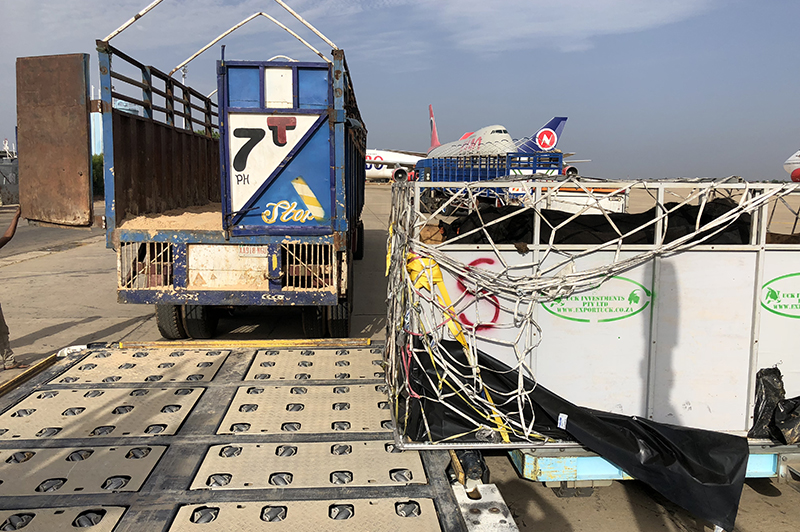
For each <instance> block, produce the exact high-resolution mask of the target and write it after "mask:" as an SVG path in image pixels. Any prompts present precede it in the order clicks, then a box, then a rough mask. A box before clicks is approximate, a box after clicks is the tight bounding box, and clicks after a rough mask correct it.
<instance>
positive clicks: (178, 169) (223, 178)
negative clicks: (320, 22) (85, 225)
mask: <svg viewBox="0 0 800 532" xmlns="http://www.w3.org/2000/svg"><path fill="white" fill-rule="evenodd" d="M97 49H98V52H99V56H100V74H101V99H102V117H103V135H104V146H105V154H104V155H105V176H104V177H105V199H106V202H105V205H106V207H105V220H106V237H107V244H108V246H109V247H113V248H114V249H115V250H116V251H117V254H118V273H119V278H118V298H119V301H120V302H122V303H140V304H151V305H155V309H156V310H155V312H156V319H157V323H158V328H159V331H160V332H161V334H162V335H163V336H164V337H165V338H167V339H180V338H187V337H191V338H210V337H212V336H213V335H214V332H215V328H216V324H217V320H218V311H219V309H221V308H224V307H235V306H246V305H282V306H299V307H302V320H303V327H304V331H305V333H306V334H307V335H308V336H310V337H319V336H325V335H326V334H330V335H331V336H334V337H346V336H348V334H349V330H350V326H349V323H350V314H351V310H352V301H351V293H352V283H353V275H352V271H353V268H352V261H353V260H354V259H358V258H360V257H361V256H362V254H363V244H362V241H363V225H362V223H361V221H360V217H361V210H362V207H363V204H364V154H365V149H366V135H367V131H366V128H365V127H364V124H363V121H362V119H361V115H360V113H359V110H358V104H357V102H356V98H355V93H354V91H353V85H352V81H351V78H350V74H349V70H348V67H347V61H346V60H345V56H344V52H343V51H342V50H340V49H335V50H333V52H332V56H333V60H332V61H330V60H327V59H326V62H298V61H294V60H290V59H289V58H285V57H283V56H280V58H279V59H276V60H270V61H232V60H227V59H225V57H224V48H223V53H222V57H221V59H220V60H219V61H217V80H218V90H217V94H216V100H217V102H216V103H215V102H214V101H213V100H212V98H209V97H207V96H203V95H202V94H201V93H200V92H198V91H197V90H195V89H192V88H190V87H188V86H186V85H184V84H182V83H180V82H178V81H177V80H175V79H173V78H172V77H171V76H170V75H168V74H165V73H164V72H162V71H160V70H158V69H157V68H155V67H152V66H146V65H144V64H142V63H140V62H138V61H136V60H135V59H133V58H131V57H130V56H128V55H126V54H125V53H124V52H122V51H120V50H118V49H116V48H114V47H113V46H111V45H110V44H109V43H108V42H106V41H98V42H97ZM127 72H133V73H137V74H138V76H136V77H134V74H128V73H127ZM119 102H125V103H127V106H126V108H121V105H120V104H119ZM131 109H134V110H137V111H138V114H136V113H132V112H131Z"/></svg>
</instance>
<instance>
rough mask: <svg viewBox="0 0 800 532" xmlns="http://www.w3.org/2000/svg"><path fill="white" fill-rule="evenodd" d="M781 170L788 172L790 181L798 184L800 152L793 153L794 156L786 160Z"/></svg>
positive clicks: (799, 177) (799, 178) (799, 179)
mask: <svg viewBox="0 0 800 532" xmlns="http://www.w3.org/2000/svg"><path fill="white" fill-rule="evenodd" d="M783 169H784V170H786V171H787V172H789V175H790V176H791V178H792V181H798V182H800V150H797V151H796V152H794V155H792V156H791V157H789V158H788V159H786V162H784V163H783Z"/></svg>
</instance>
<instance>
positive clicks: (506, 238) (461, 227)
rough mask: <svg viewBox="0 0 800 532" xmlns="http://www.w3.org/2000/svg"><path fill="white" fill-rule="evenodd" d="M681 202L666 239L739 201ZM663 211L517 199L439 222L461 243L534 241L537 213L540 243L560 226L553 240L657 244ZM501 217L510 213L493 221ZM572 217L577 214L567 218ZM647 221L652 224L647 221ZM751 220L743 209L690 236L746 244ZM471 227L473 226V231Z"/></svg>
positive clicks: (672, 206)
mask: <svg viewBox="0 0 800 532" xmlns="http://www.w3.org/2000/svg"><path fill="white" fill-rule="evenodd" d="M678 205H679V204H678V203H675V202H672V203H666V204H665V205H664V209H666V210H667V211H669V210H672V209H675V210H674V211H673V212H671V213H670V214H669V216H668V222H667V223H666V232H665V234H664V240H663V241H664V243H665V244H669V243H670V242H674V241H675V240H677V239H679V238H682V237H684V236H686V235H689V234H692V233H694V231H695V228H696V224H697V222H698V221H699V222H700V227H702V226H704V225H706V224H709V223H711V222H713V221H714V220H716V219H717V218H719V217H720V216H723V215H725V214H726V213H728V212H729V211H730V210H732V209H734V208H735V207H736V203H735V202H733V201H731V200H729V199H725V198H718V199H714V200H711V201H709V202H708V203H706V204H705V205H704V206H703V207H702V209H701V207H700V206H697V205H682V206H680V207H679V206H678ZM662 212H663V211H662V209H661V208H659V207H652V208H651V209H649V210H647V211H645V212H642V213H637V214H630V213H617V212H608V213H605V214H582V215H580V216H578V217H574V216H575V215H574V213H571V212H564V211H558V210H552V209H540V210H539V211H538V214H537V213H536V212H534V211H533V210H532V209H528V208H524V207H519V206H515V205H506V206H503V207H494V206H492V205H484V206H482V207H481V209H480V211H473V212H471V213H470V214H467V215H464V216H461V217H458V218H456V219H455V220H453V222H452V223H450V224H447V223H444V222H440V227H441V229H442V231H443V233H444V238H445V240H452V239H454V238H456V237H457V236H458V235H466V236H464V237H462V238H460V239H459V240H458V241H457V242H458V243H459V244H488V243H489V241H488V239H487V233H488V236H489V237H491V239H492V241H493V242H494V243H495V244H514V243H517V242H524V243H527V244H531V243H532V242H533V221H534V218H535V217H536V216H541V218H542V222H541V226H540V241H539V242H540V243H541V244H549V243H550V238H551V233H553V228H554V227H557V228H558V229H557V230H556V231H555V235H554V236H552V238H553V244H555V245H561V244H584V245H597V244H602V243H604V242H609V241H611V240H616V239H617V238H619V237H620V235H628V236H626V237H625V238H624V240H623V243H625V244H653V243H654V241H655V224H654V223H652V222H653V221H654V220H655V219H656V216H657V215H660V214H661V213H662ZM506 217H508V218H506ZM573 217H574V218H573ZM500 218H506V219H504V220H502V221H500V222H495V223H492V222H494V221H495V220H498V219H500ZM570 218H573V219H572V220H571V221H567V220H569V219H570ZM612 222H613V223H612ZM648 223H649V224H650V225H647V224H648ZM750 224H751V217H750V215H749V214H747V213H744V214H742V215H741V216H739V217H738V218H737V219H735V220H734V221H732V222H731V223H730V224H729V225H727V226H726V227H724V228H722V229H721V230H720V231H719V232H717V233H716V234H713V236H710V235H711V234H712V233H714V231H716V230H714V231H711V230H706V231H704V232H700V233H698V234H697V235H696V236H695V237H694V238H692V241H700V240H702V239H704V238H706V237H708V238H706V240H704V241H703V243H704V244H747V243H749V242H750ZM645 226H646V227H645ZM481 227H483V228H484V229H485V230H486V233H484V231H483V230H477V231H475V229H477V228H481ZM617 230H619V233H618V232H617ZM471 231H474V232H472V233H470V232H471ZM468 233H470V234H468Z"/></svg>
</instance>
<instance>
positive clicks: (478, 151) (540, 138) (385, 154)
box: [366, 105, 583, 181]
mask: <svg viewBox="0 0 800 532" xmlns="http://www.w3.org/2000/svg"><path fill="white" fill-rule="evenodd" d="M428 112H429V114H430V120H431V146H430V148H428V153H427V154H424V153H418V152H408V151H400V150H367V168H366V169H367V179H395V180H400V181H402V180H405V179H406V178H408V174H409V173H410V172H412V171H413V170H414V167H415V166H416V164H417V161H419V160H420V159H424V158H434V157H465V156H472V155H482V156H483V155H503V154H506V153H533V152H542V151H552V150H555V149H556V146H557V145H558V140H559V138H560V137H561V132H562V131H563V129H564V125H565V124H566V122H567V117H565V116H556V117H553V118H552V119H551V120H550V121H549V122H547V123H546V124H545V125H544V126H542V127H541V128H539V130H538V131H537V132H536V134H535V135H533V136H530V137H524V138H522V139H516V140H515V139H513V138H511V135H509V134H508V131H507V130H506V128H505V127H503V126H500V125H494V126H487V127H483V128H481V129H478V130H477V131H470V132H467V133H464V134H463V135H462V136H461V138H460V139H458V140H456V141H453V142H448V143H446V144H442V143H440V142H439V133H438V131H437V130H436V120H435V118H434V116H433V106H432V105H429V106H428ZM571 155H573V154H571V153H570V154H565V156H566V157H569V156H571ZM376 161H379V162H378V163H376ZM573 162H583V161H573ZM564 172H565V173H569V174H577V170H575V168H574V167H569V166H568V167H565V170H564Z"/></svg>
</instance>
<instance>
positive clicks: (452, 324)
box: [406, 252, 468, 348]
mask: <svg viewBox="0 0 800 532" xmlns="http://www.w3.org/2000/svg"><path fill="white" fill-rule="evenodd" d="M406 269H407V270H408V273H410V274H411V280H412V282H413V283H414V286H415V287H416V288H418V289H422V288H424V289H426V290H428V291H429V292H430V293H431V295H436V296H437V299H438V300H439V303H440V304H441V305H442V306H443V307H444V309H445V312H447V314H448V315H449V316H450V319H448V320H447V328H448V329H450V332H451V333H453V336H454V337H455V339H456V340H458V343H460V344H461V345H463V346H464V347H465V348H466V347H468V346H467V340H466V338H464V331H462V330H461V324H460V323H459V322H458V319H457V318H456V313H455V311H454V310H453V303H452V301H451V300H450V294H448V293H447V287H446V286H445V285H444V277H443V276H442V270H441V268H439V265H438V264H436V261H435V260H433V259H431V258H427V257H420V256H419V255H417V254H416V253H411V252H409V253H408V254H407V255H406ZM429 281H432V282H433V286H431V285H430V282H429ZM434 287H436V288H438V290H436V292H437V293H436V294H434Z"/></svg>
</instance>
